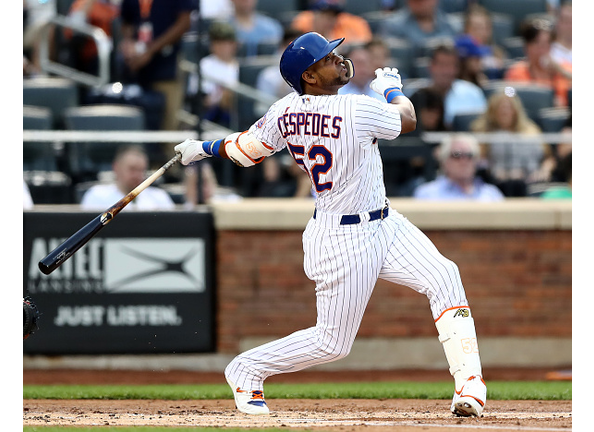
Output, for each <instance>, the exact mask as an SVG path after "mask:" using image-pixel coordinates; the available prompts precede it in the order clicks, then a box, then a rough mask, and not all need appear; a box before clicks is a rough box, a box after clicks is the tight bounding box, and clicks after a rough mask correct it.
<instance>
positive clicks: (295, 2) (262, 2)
mask: <svg viewBox="0 0 594 432" xmlns="http://www.w3.org/2000/svg"><path fill="white" fill-rule="evenodd" d="M300 4H301V1H300V0H258V2H257V5H256V10H257V11H259V12H262V13H264V14H266V15H268V16H271V17H273V18H276V17H277V16H278V15H279V14H281V13H283V12H286V11H290V10H298V9H299V6H300Z"/></svg>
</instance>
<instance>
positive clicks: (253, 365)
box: [225, 224, 383, 412]
mask: <svg viewBox="0 0 594 432" xmlns="http://www.w3.org/2000/svg"><path fill="white" fill-rule="evenodd" d="M375 226H376V227H377V224H376V225H375ZM359 228H360V226H357V227H350V228H349V227H342V228H341V229H339V230H335V231H332V232H331V233H330V231H329V230H328V229H322V228H320V227H316V226H315V225H314V226H312V225H311V224H310V225H308V229H306V231H305V233H304V237H303V245H304V252H305V260H304V267H305V271H306V274H307V275H308V277H309V278H310V279H312V280H313V281H315V282H316V308H317V320H316V325H315V326H314V327H310V328H308V329H304V330H300V331H297V332H295V333H292V334H290V335H289V336H286V337H284V338H282V339H278V340H275V341H272V342H269V343H267V344H264V345H261V346H259V347H256V348H253V349H251V350H249V351H246V352H244V353H241V354H239V355H238V356H237V357H235V358H234V359H233V360H232V361H231V362H230V363H229V365H228V366H227V368H226V369H225V376H226V378H227V380H228V381H229V384H230V385H231V387H232V388H233V389H234V391H235V393H236V404H237V407H238V408H239V409H240V410H241V411H243V412H250V411H264V410H265V411H267V408H266V409H264V408H260V409H253V407H249V406H248V407H244V409H242V407H241V406H240V405H241V401H240V402H238V397H243V396H240V395H241V394H243V393H241V392H240V393H239V394H238V392H237V389H238V388H239V389H240V390H241V391H246V390H247V392H248V393H245V394H250V393H249V392H253V391H263V385H264V380H265V379H266V378H267V377H269V376H272V375H276V374H280V373H288V372H297V371H299V370H302V369H305V368H308V367H311V366H314V365H319V364H323V363H328V362H332V361H335V360H338V359H341V358H343V357H345V356H346V355H348V353H349V352H350V350H351V347H352V344H353V342H354V340H355V336H356V334H357V331H358V330H359V326H360V323H361V320H362V318H363V313H364V311H365V308H366V306H367V303H368V301H369V298H370V296H371V293H372V291H373V287H374V286H375V283H376V281H377V277H378V274H379V271H380V268H381V262H382V261H383V256H381V257H377V256H375V255H374V254H375V253H376V251H377V250H378V248H374V247H370V245H369V243H367V242H368V241H369V240H370V239H372V238H373V236H369V235H368V234H366V233H365V232H364V230H365V229H369V228H370V227H369V226H366V227H364V228H363V231H362V230H361V229H359ZM345 234H346V235H345ZM330 238H332V239H331V240H330ZM243 399H244V400H245V397H243ZM248 402H249V401H248ZM248 402H246V404H247V403H248ZM256 402H257V401H254V402H253V403H256Z"/></svg>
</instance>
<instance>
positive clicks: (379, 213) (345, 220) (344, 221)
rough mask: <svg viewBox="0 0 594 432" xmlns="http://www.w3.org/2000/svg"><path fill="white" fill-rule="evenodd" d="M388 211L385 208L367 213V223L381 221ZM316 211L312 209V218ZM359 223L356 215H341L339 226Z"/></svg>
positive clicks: (359, 219) (359, 217)
mask: <svg viewBox="0 0 594 432" xmlns="http://www.w3.org/2000/svg"><path fill="white" fill-rule="evenodd" d="M389 209H390V207H389V206H387V205H386V206H385V207H384V208H381V209H378V210H373V211H370V212H369V222H371V221H374V220H377V219H383V218H385V217H386V216H388V210H389ZM317 211H318V210H317V209H314V214H313V218H314V219H315V218H316V213H317ZM358 223H361V216H359V215H358V214H354V215H342V216H341V217H340V224H341V225H353V224H358Z"/></svg>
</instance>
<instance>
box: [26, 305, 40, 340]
mask: <svg viewBox="0 0 594 432" xmlns="http://www.w3.org/2000/svg"><path fill="white" fill-rule="evenodd" d="M39 315H40V314H39V309H37V305H36V304H35V302H34V301H33V300H32V299H31V297H29V296H27V297H24V298H23V340H25V339H27V338H28V337H29V336H31V334H33V333H34V332H35V331H36V330H37V329H38V328H39V326H38V324H37V322H38V321H39Z"/></svg>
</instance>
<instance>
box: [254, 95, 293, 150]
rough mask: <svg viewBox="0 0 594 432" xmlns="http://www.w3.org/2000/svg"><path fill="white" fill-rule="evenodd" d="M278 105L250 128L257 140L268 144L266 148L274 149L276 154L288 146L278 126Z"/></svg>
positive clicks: (273, 106)
mask: <svg viewBox="0 0 594 432" xmlns="http://www.w3.org/2000/svg"><path fill="white" fill-rule="evenodd" d="M277 105H278V103H275V104H273V105H272V106H271V107H270V108H269V109H268V111H267V112H266V114H264V115H263V116H262V117H261V118H260V119H259V120H258V121H257V122H255V123H254V124H253V125H251V126H250V128H249V131H250V132H251V133H252V134H253V135H254V136H255V137H256V138H258V139H259V140H260V141H261V142H263V143H264V144H266V146H268V147H271V148H273V149H274V152H275V153H276V152H279V151H280V150H282V149H283V148H285V146H286V142H285V140H284V139H282V136H281V134H280V131H279V129H278V127H277V125H276V122H277V117H278V115H277Z"/></svg>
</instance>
